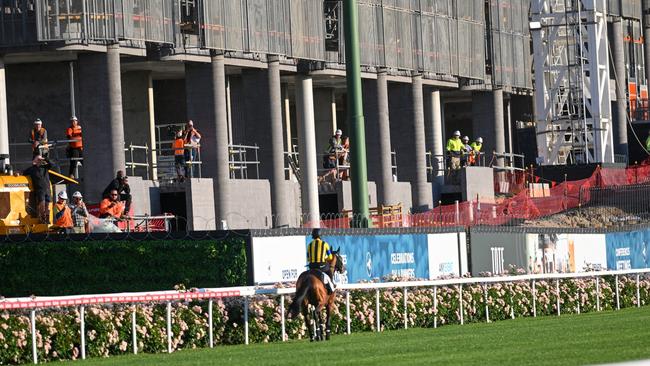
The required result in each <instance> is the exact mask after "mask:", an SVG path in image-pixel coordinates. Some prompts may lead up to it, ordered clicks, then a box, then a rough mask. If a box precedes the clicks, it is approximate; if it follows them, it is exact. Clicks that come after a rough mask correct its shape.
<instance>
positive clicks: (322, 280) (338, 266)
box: [289, 229, 345, 341]
mask: <svg viewBox="0 0 650 366" xmlns="http://www.w3.org/2000/svg"><path fill="white" fill-rule="evenodd" d="M311 236H312V239H313V240H312V241H311V242H310V243H309V245H308V246H307V262H308V263H309V269H308V270H307V271H305V272H303V273H302V274H301V275H300V277H298V280H297V281H296V294H295V296H294V297H293V302H292V303H291V306H290V307H289V319H292V318H295V317H296V316H298V314H299V313H301V312H302V314H303V316H304V317H305V322H306V323H307V329H308V331H309V337H310V339H311V340H312V341H315V340H323V339H330V333H331V331H330V314H331V312H332V307H333V305H334V299H335V298H336V294H335V293H334V283H333V282H332V276H333V272H334V271H336V272H339V273H343V272H344V271H345V267H344V266H343V259H342V258H341V255H340V254H339V251H340V250H334V251H332V250H331V249H330V246H329V244H327V243H326V242H325V241H323V240H322V239H321V238H320V230H319V229H314V230H313V231H312V234H311ZM309 305H311V310H310V306H309ZM323 309H325V315H326V317H325V332H323V328H322V324H321V320H322V318H321V311H322V310H323ZM310 319H311V322H310ZM310 323H313V329H312V326H310ZM323 333H325V337H323Z"/></svg>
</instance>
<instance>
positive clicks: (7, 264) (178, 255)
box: [0, 234, 248, 297]
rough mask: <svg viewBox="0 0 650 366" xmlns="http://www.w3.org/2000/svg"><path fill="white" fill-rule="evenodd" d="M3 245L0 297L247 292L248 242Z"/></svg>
mask: <svg viewBox="0 0 650 366" xmlns="http://www.w3.org/2000/svg"><path fill="white" fill-rule="evenodd" d="M224 237H225V238H224V239H200V240H191V239H158V240H152V239H148V240H139V241H136V240H133V239H131V240H124V239H122V240H108V239H107V238H106V237H104V239H103V240H92V241H91V240H85V241H41V242H20V243H18V242H14V243H12V242H4V243H0V295H1V296H4V297H19V296H31V295H36V296H60V295H73V294H94V293H114V292H137V291H160V290H171V289H173V288H174V286H175V285H178V284H183V285H184V286H185V287H187V288H190V287H198V288H201V287H228V286H242V285H246V284H247V282H248V270H247V265H248V264H247V238H248V236H245V235H232V234H231V235H227V236H226V235H224Z"/></svg>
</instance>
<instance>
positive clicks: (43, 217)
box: [23, 155, 53, 224]
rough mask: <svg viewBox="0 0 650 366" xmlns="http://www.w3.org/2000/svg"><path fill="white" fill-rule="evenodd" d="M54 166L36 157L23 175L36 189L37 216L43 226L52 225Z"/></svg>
mask: <svg viewBox="0 0 650 366" xmlns="http://www.w3.org/2000/svg"><path fill="white" fill-rule="evenodd" d="M52 167H53V165H52V164H51V163H50V161H49V160H47V159H46V158H44V157H42V156H40V155H36V156H35V157H34V160H32V166H31V167H29V168H27V169H26V170H25V171H24V172H23V175H25V176H28V177H29V178H30V179H31V181H32V187H33V188H34V191H33V194H34V198H35V201H36V214H37V215H38V219H39V221H40V222H41V224H49V223H50V210H49V207H48V206H49V204H50V202H52V198H51V197H52V196H51V187H50V173H49V170H50V169H52Z"/></svg>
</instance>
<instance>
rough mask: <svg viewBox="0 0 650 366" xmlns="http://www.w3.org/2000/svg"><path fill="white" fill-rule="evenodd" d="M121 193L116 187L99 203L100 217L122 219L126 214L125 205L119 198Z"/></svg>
mask: <svg viewBox="0 0 650 366" xmlns="http://www.w3.org/2000/svg"><path fill="white" fill-rule="evenodd" d="M119 197H120V195H119V194H118V193H117V190H116V189H113V190H111V191H110V193H109V195H108V197H106V198H104V199H103V200H102V202H101V203H100V204H99V218H101V219H106V218H112V219H115V220H120V219H121V218H122V216H123V215H124V205H123V204H122V202H120V200H119Z"/></svg>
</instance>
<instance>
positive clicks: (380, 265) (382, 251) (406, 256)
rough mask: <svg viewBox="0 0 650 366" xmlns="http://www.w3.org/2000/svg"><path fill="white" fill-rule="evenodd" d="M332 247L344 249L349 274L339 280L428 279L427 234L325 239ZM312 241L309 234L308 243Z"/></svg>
mask: <svg viewBox="0 0 650 366" xmlns="http://www.w3.org/2000/svg"><path fill="white" fill-rule="evenodd" d="M324 239H325V240H326V241H327V242H328V243H329V244H330V247H331V248H332V250H335V249H338V248H341V255H342V257H343V261H344V264H345V267H346V273H344V274H343V275H342V276H337V277H339V278H338V280H339V281H338V282H340V283H356V282H359V281H369V280H374V279H381V278H382V277H384V276H387V275H391V274H392V275H397V276H400V277H413V278H426V279H428V278H429V255H428V243H427V235H426V234H408V235H377V236H361V235H354V236H352V235H345V236H331V237H327V238H324ZM310 241H311V238H310V237H307V240H306V244H309V242H310Z"/></svg>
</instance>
